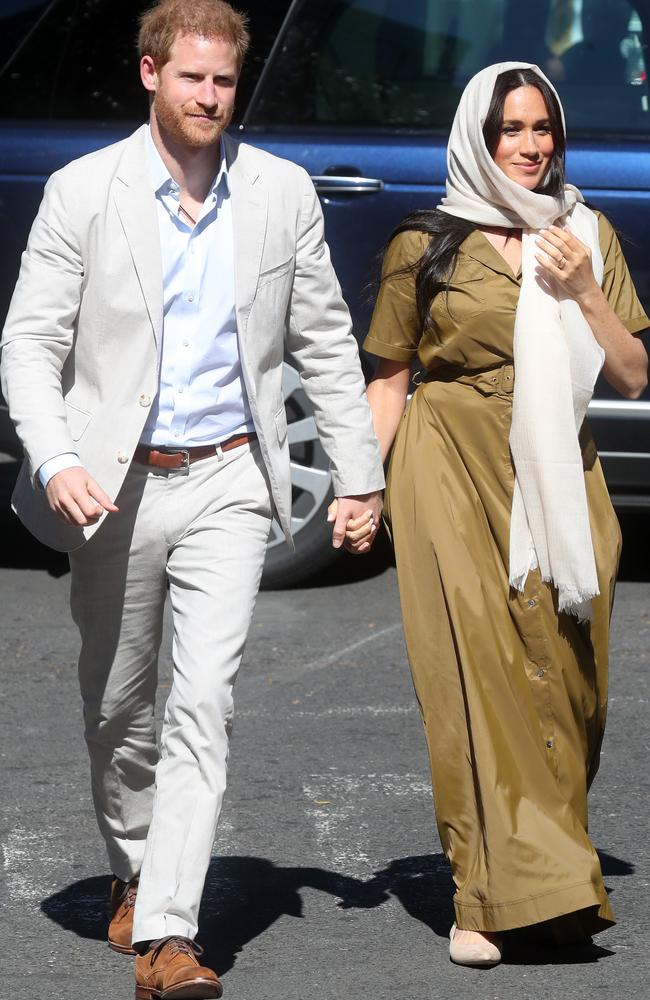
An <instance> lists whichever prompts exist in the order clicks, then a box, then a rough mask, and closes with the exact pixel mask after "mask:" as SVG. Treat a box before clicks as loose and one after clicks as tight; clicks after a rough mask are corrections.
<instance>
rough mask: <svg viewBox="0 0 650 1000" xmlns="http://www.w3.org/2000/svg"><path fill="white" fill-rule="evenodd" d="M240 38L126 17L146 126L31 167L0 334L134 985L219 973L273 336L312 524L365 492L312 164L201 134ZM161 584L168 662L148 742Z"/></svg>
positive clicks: (361, 398) (201, 14)
mask: <svg viewBox="0 0 650 1000" xmlns="http://www.w3.org/2000/svg"><path fill="white" fill-rule="evenodd" d="M247 45H248V33H247V30H246V20H245V18H244V17H243V16H242V15H240V14H239V13H237V12H236V11H234V10H233V9H232V8H231V7H230V6H229V5H228V4H227V3H224V2H221V0H160V2H159V3H158V4H157V5H156V6H155V7H153V9H152V10H150V11H149V12H148V13H147V14H145V16H144V17H143V19H142V22H141V31H140V52H141V77H142V82H143V85H144V87H145V88H146V90H147V91H148V92H149V96H150V120H149V124H148V125H145V126H143V127H142V128H140V129H139V130H138V131H137V132H136V133H135V134H134V135H132V136H131V137H130V138H128V139H126V140H125V141H124V142H121V143H117V144H116V145H114V146H110V147H108V148H106V149H103V150H100V151H99V152H97V153H93V154H90V155H89V156H86V157H83V158H82V159H80V160H77V161H75V162H73V163H71V164H69V165H68V166H67V167H65V168H64V169H63V170H61V171H59V172H58V173H57V174H55V175H53V177H52V178H51V179H50V181H49V182H48V185H47V187H46V192H45V196H44V200H43V203H42V205H41V208H40V210H39V213H38V216H37V218H36V221H35V223H34V226H33V229H32V233H31V235H30V239H29V244H28V248H27V250H26V252H25V254H24V256H23V263H22V268H21V272H20V277H19V280H18V284H17V286H16V291H15V293H14V297H13V300H12V304H11V308H10V311H9V315H8V318H7V324H6V328H5V331H4V339H3V388H4V391H5V395H6V398H7V401H8V403H9V407H10V412H11V415H12V417H13V419H14V420H15V422H16V427H17V429H18V433H19V435H20V437H21V440H22V442H23V445H24V448H25V453H26V456H27V458H26V463H25V465H24V468H23V471H22V473H21V476H20V478H19V482H18V484H17V487H16V492H15V496H14V504H15V509H16V510H17V512H18V514H19V516H20V517H21V519H22V520H23V521H24V523H25V524H26V525H27V527H29V528H30V530H31V531H32V532H33V533H34V534H35V535H37V537H39V538H40V539H41V540H42V541H44V542H46V543H47V544H48V545H51V546H53V547H54V548H57V549H61V550H68V551H69V552H70V565H71V573H72V577H71V580H72V582H71V606H72V613H73V616H74V619H75V621H76V622H77V624H78V626H79V629H80V633H81V638H82V647H81V654H80V661H79V676H80V683H81V691H82V697H83V704H84V718H85V727H86V739H87V743H88V748H89V752H90V760H91V775H92V788H93V796H94V802H95V808H96V812H97V817H98V822H99V826H100V829H101V832H102V834H103V836H104V838H105V840H106V844H107V848H108V855H109V859H110V862H111V866H112V870H113V872H114V883H113V896H112V920H111V924H110V928H109V943H110V944H111V945H112V947H114V948H115V949H116V950H118V951H122V952H130V953H132V947H131V946H132V944H133V945H134V948H135V951H136V953H137V954H136V996H137V997H140V998H147V1000H149V998H159V997H160V998H168V997H174V998H183V997H194V998H200V997H205V998H209V997H219V996H221V992H222V987H221V984H220V982H219V980H218V978H217V977H216V975H215V974H214V973H213V972H212V971H211V970H209V969H206V968H203V967H201V966H200V965H199V964H198V961H197V958H196V954H197V953H198V952H199V950H200V949H198V948H197V947H196V946H195V945H194V943H193V939H194V937H195V934H196V931H197V914H198V908H199V902H200V898H201V892H202V889H203V883H204V879H205V874H206V871H207V866H208V863H209V859H210V854H211V849H212V844H213V839H214V833H215V828H216V823H217V819H218V815H219V810H220V807H221V802H222V797H223V792H224V788H225V780H226V761H227V754H228V735H229V729H230V723H231V719H232V711H233V709H232V687H233V683H234V680H235V677H236V674H237V669H238V667H239V663H240V660H241V655H242V651H243V646H244V641H245V637H246V633H247V629H248V626H249V622H250V618H251V615H252V612H253V606H254V601H255V597H256V594H257V590H258V586H259V581H260V576H261V572H262V565H263V561H264V554H265V549H266V542H267V537H268V532H269V528H270V522H271V517H272V515H273V513H275V515H276V517H277V518H278V520H279V522H280V524H281V525H282V527H283V529H284V531H285V533H286V535H287V538H289V537H290V523H291V484H290V473H289V452H288V442H287V425H286V416H285V412H284V406H283V402H282V399H283V397H282V388H281V374H282V362H283V357H284V353H285V350H288V351H289V352H290V353H291V355H292V357H293V359H294V362H295V364H296V366H297V367H298V369H299V370H300V373H301V376H302V380H303V385H304V387H305V390H306V392H307V394H308V396H309V398H310V399H311V401H312V404H313V406H314V412H315V418H316V423H317V426H318V430H319V434H320V437H321V440H322V442H323V445H324V447H325V448H326V450H327V452H328V454H329V457H330V460H331V467H332V477H333V481H334V485H335V493H336V496H337V498H338V501H337V505H336V509H335V512H334V514H333V515H332V519H334V517H335V521H334V529H333V544H334V545H336V546H338V545H340V544H342V541H343V538H344V533H345V526H346V524H347V523H349V522H350V521H352V523H353V525H354V524H359V525H360V524H362V523H363V520H364V518H365V517H372V519H373V521H374V523H375V524H376V523H377V521H378V518H379V515H380V510H381V500H380V494H379V492H378V491H379V490H381V488H382V486H383V473H382V467H381V462H380V459H379V454H378V450H377V445H376V440H375V437H374V434H373V431H372V422H371V417H370V413H369V410H368V407H367V403H366V399H365V386H364V381H363V378H362V374H361V370H360V366H359V361H358V352H357V347H356V342H355V341H354V339H353V337H352V336H351V332H350V320H349V314H348V311H347V309H346V307H345V305H344V303H343V301H342V299H341V296H340V290H339V287H338V284H337V281H336V278H335V275H334V273H333V270H332V267H331V264H330V260H329V254H328V250H327V247H326V245H325V243H324V241H323V223H322V216H321V212H320V208H319V204H318V200H317V198H316V196H315V193H314V189H313V185H312V184H311V182H310V180H309V177H308V176H307V175H306V174H305V173H304V171H302V170H301V169H300V168H298V167H296V166H295V165H293V164H290V163H288V162H286V161H283V160H280V159H277V158H275V157H273V156H270V155H268V154H267V153H264V152H261V151H259V150H255V149H253V148H252V147H249V146H246V145H243V144H242V145H238V144H237V143H235V142H234V141H233V140H232V139H231V138H230V137H228V136H227V135H226V134H225V133H224V129H225V128H226V126H227V125H228V123H229V121H230V119H231V116H232V111H233V104H234V99H235V90H236V85H237V79H238V75H239V71H240V67H241V63H242V60H243V58H244V54H245V51H246V47H247ZM352 547H354V545H353V543H352ZM167 584H168V585H169V591H170V598H171V605H172V612H173V625H174V644H173V663H174V677H173V685H172V690H171V694H170V696H169V699H168V701H167V705H166V709H165V716H164V723H163V729H162V735H161V748H160V754H159V752H158V750H157V747H156V741H155V731H154V714H153V709H154V698H155V688H156V668H157V654H158V649H159V645H160V639H161V627H162V613H163V604H164V601H165V595H166V588H167ZM154 777H155V787H154Z"/></svg>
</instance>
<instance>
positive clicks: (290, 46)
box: [247, 0, 650, 134]
mask: <svg viewBox="0 0 650 1000" xmlns="http://www.w3.org/2000/svg"><path fill="white" fill-rule="evenodd" d="M649 7H650V3H649V0H635V3H634V4H630V3H627V2H625V0H322V2H315V0H303V2H302V3H298V4H297V5H296V7H295V9H294V17H293V20H292V25H291V27H290V28H289V30H288V32H287V34H286V36H285V38H284V40H283V41H284V44H283V46H282V48H281V50H280V51H279V52H278V54H277V57H276V59H275V60H274V65H273V66H272V67H271V69H270V71H269V73H268V75H267V76H266V77H265V82H264V86H263V87H262V88H261V93H260V95H259V99H258V100H256V102H255V106H254V107H253V108H251V109H250V111H249V115H248V118H247V120H248V123H249V124H251V125H256V124H259V125H265V126H269V125H270V126H273V125H277V126H295V125H302V126H306V127H314V126H325V127H327V126H334V125H336V126H339V127H340V126H344V127H345V126H348V127H350V128H355V129H358V128H364V127H385V126H388V127H390V126H392V127H402V128H409V129H411V128H427V129H444V130H447V129H448V127H449V125H450V123H451V119H452V116H453V113H454V110H455V108H456V105H457V103H458V97H459V95H460V93H461V90H462V89H463V87H464V85H465V83H466V82H467V80H468V79H469V77H470V76H472V75H473V74H474V73H476V72H477V71H478V70H479V69H481V68H482V67H483V66H486V65H488V64H490V63H493V62H500V61H505V60H511V59H512V60H519V61H524V62H532V63H536V64H538V65H539V66H541V67H542V68H543V69H544V70H545V72H546V73H547V74H548V75H549V77H551V79H553V81H554V82H555V83H556V85H557V87H558V89H559V90H560V93H561V95H562V98H563V101H564V104H565V108H566V111H567V118H568V121H569V125H570V126H571V128H572V129H573V130H574V131H576V130H578V131H579V130H583V129H584V130H586V131H589V132H592V133H593V132H601V133H602V132H621V131H623V132H630V133H642V134H647V133H648V127H649V124H650V114H649V112H648V84H647V78H646V64H645V58H644V52H645V38H646V31H647V28H648V23H647V22H648V8H649Z"/></svg>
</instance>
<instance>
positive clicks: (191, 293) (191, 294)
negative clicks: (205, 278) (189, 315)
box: [187, 292, 194, 302]
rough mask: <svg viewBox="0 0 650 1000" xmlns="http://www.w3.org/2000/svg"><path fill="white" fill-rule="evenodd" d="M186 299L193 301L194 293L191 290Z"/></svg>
mask: <svg viewBox="0 0 650 1000" xmlns="http://www.w3.org/2000/svg"><path fill="white" fill-rule="evenodd" d="M187 301H188V302H194V293H193V292H190V294H189V295H188V296H187Z"/></svg>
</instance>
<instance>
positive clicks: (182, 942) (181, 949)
mask: <svg viewBox="0 0 650 1000" xmlns="http://www.w3.org/2000/svg"><path fill="white" fill-rule="evenodd" d="M166 945H169V946H170V950H171V953H172V955H188V956H191V957H194V956H198V955H202V954H203V948H202V947H201V946H200V945H199V944H197V943H196V941H190V940H188V938H183V937H167V938H163V940H162V941H159V942H158V944H157V946H156V949H155V951H154V953H153V955H152V956H151V964H152V965H153V963H154V962H155V961H156V959H157V958H158V956H159V954H160V952H161V951H162V949H163V948H164V947H165V946H166Z"/></svg>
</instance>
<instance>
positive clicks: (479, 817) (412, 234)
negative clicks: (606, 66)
mask: <svg viewBox="0 0 650 1000" xmlns="http://www.w3.org/2000/svg"><path fill="white" fill-rule="evenodd" d="M564 148H565V136H564V119H563V114H562V109H561V106H560V103H559V100H558V97H557V94H556V93H555V90H554V89H553V87H552V86H551V84H550V83H549V81H548V80H547V79H546V77H545V76H544V75H543V74H542V73H541V71H540V70H539V69H538V68H537V67H535V66H531V65H529V64H525V63H503V64H499V65H496V66H490V67H488V68H487V69H485V70H483V71H482V72H481V73H479V74H478V75H477V76H476V77H474V78H473V79H472V80H471V81H470V83H469V84H468V86H467V88H466V90H465V92H464V93H463V96H462V98H461V101H460V104H459V107H458V111H457V114H456V118H455V120H454V124H453V127H452V131H451V135H450V141H449V149H448V181H447V196H446V198H444V199H443V201H442V204H441V205H439V206H438V209H437V210H435V211H430V212H418V213H416V214H415V215H414V216H411V217H410V218H408V219H407V220H405V222H404V223H403V224H402V225H401V226H400V227H399V228H398V229H397V230H396V232H395V233H394V234H393V237H392V239H391V242H390V245H389V248H388V251H387V254H386V258H385V262H384V270H383V277H382V284H381V287H380V292H379V297H378V300H377V304H376V308H375V313H374V316H373V321H372V325H371V328H370V332H369V334H368V338H367V340H366V342H365V345H364V346H365V348H366V350H368V351H370V352H371V353H374V354H376V355H378V356H379V358H380V359H381V360H380V362H379V367H378V370H377V375H376V378H375V380H374V381H373V382H372V383H371V385H370V386H369V390H368V397H369V400H370V404H371V407H372V411H373V417H374V422H375V430H376V433H377V436H378V438H379V440H380V443H381V447H382V452H383V455H384V456H386V455H387V454H388V452H389V450H390V448H391V446H392V445H393V440H394V439H395V444H394V448H393V453H392V459H391V464H390V472H389V479H388V487H387V506H386V510H387V519H388V522H389V524H390V526H391V531H392V535H393V540H394V544H395V552H396V560H397V571H398V578H399V588H400V599H401V605H402V614H403V618H404V631H405V637H406V642H407V648H408V654H409V661H410V665H411V670H412V674H413V680H414V684H415V689H416V693H417V697H418V700H419V704H420V708H421V712H422V718H423V722H424V727H425V732H426V738H427V742H428V747H429V754H430V760H431V769H432V775H433V787H434V797H435V803H436V814H437V820H438V828H439V832H440V838H441V841H442V845H443V848H444V850H445V852H446V854H447V856H448V857H449V860H450V862H451V866H452V872H453V877H454V881H455V884H456V894H455V897H454V904H455V912H456V924H455V925H454V927H453V928H452V933H451V942H450V955H451V958H452V959H453V960H454V961H456V962H458V963H460V964H468V965H481V964H485V965H487V964H495V963H496V962H498V961H499V960H500V957H501V947H502V937H501V936H502V933H503V932H504V931H508V930H510V929H512V928H517V927H525V926H531V925H536V924H544V930H545V931H550V932H552V933H553V936H554V938H555V939H556V940H559V941H562V940H565V941H568V940H575V939H576V936H577V937H578V938H582V939H583V940H584V939H585V938H586V937H588V936H589V935H591V934H592V933H594V932H596V931H598V930H602V929H604V928H606V927H608V926H610V925H611V924H612V923H613V920H614V918H613V914H612V911H611V909H610V906H609V902H608V899H607V894H606V892H605V889H604V886H603V882H602V875H601V871H600V865H599V861H598V857H597V855H596V853H595V851H594V849H593V846H592V844H591V842H590V840H589V837H588V835H587V790H588V787H589V785H590V783H591V781H592V779H593V777H594V775H595V773H596V770H597V768H598V761H599V749H600V744H601V739H602V735H603V727H604V722H605V710H606V695H607V645H608V629H609V617H610V611H611V607H612V599H613V592H614V581H615V577H616V571H617V564H618V558H619V551H620V533H619V528H618V523H617V521H616V517H615V515H614V512H613V510H612V507H611V504H610V501H609V497H608V493H607V489H606V486H605V482H604V479H603V475H602V471H601V468H600V464H599V462H598V458H597V455H596V452H595V449H594V445H593V442H592V439H591V437H590V434H589V431H588V430H587V428H586V427H585V426H582V420H583V417H584V414H585V411H586V408H587V404H588V401H589V398H590V396H591V393H592V390H593V385H594V382H595V379H596V376H597V374H598V372H599V371H600V369H601V367H602V368H603V372H604V376H605V378H606V379H607V380H608V381H609V382H610V384H611V385H613V386H614V387H615V388H616V389H617V390H618V391H619V392H621V393H622V394H623V395H625V396H628V397H632V398H634V397H636V396H638V395H640V393H641V392H642V391H643V389H644V387H645V384H646V368H647V358H646V354H645V351H644V348H643V345H642V343H641V341H640V339H639V338H638V337H636V336H635V334H637V333H638V332H639V331H641V330H644V329H645V328H647V327H648V326H650V320H648V317H647V316H646V315H645V313H644V311H643V309H642V307H641V305H640V303H639V301H638V299H637V296H636V293H635V290H634V287H633V285H632V281H631V279H630V275H629V272H628V270H627V267H626V264H625V261H624V259H623V256H622V253H621V250H620V246H619V244H618V240H617V239H616V236H615V234H614V231H613V230H612V227H611V226H610V224H609V223H608V222H607V220H606V219H605V218H603V217H602V216H601V215H599V214H598V213H594V212H591V211H590V210H589V209H588V208H586V206H585V205H584V204H583V201H582V196H581V195H580V192H579V191H577V189H575V188H573V187H571V186H569V185H565V182H564ZM416 355H417V356H418V358H419V363H420V367H421V368H422V369H423V372H422V373H421V376H420V385H419V386H418V388H417V390H416V392H415V394H414V396H413V398H412V400H411V402H410V404H409V406H408V408H407V410H406V412H404V406H405V401H406V395H407V391H408V388H409V381H410V379H409V373H410V368H411V363H412V361H413V360H414V358H415V357H416ZM513 390H514V391H513ZM373 532H374V526H373V525H372V523H371V522H370V520H368V521H363V520H362V519H359V521H357V522H350V525H349V535H348V537H349V543H350V545H351V546H352V547H354V548H356V550H357V551H364V550H366V549H367V548H368V547H369V545H370V544H371V540H372V539H371V533H373Z"/></svg>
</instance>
